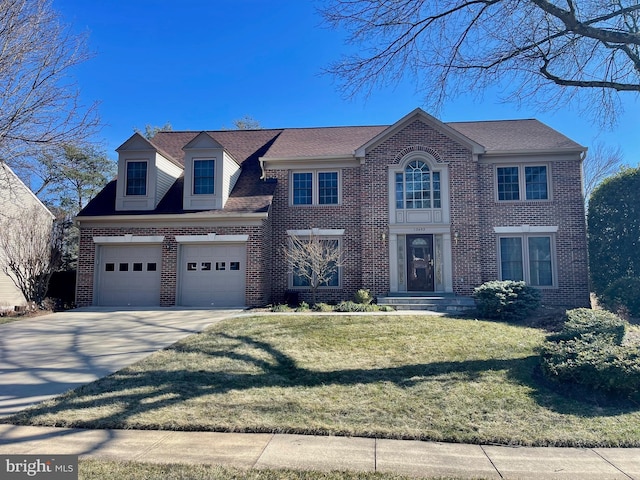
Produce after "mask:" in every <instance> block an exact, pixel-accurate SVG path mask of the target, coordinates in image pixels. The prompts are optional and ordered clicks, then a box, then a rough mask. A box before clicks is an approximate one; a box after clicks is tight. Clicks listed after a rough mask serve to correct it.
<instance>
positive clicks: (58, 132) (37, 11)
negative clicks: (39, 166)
mask: <svg viewBox="0 0 640 480" xmlns="http://www.w3.org/2000/svg"><path fill="white" fill-rule="evenodd" d="M84 45H85V37H84V36H76V35H74V34H72V33H71V32H70V30H69V28H68V27H67V26H65V25H63V24H62V23H61V21H60V19H59V17H58V15H57V14H56V12H55V11H54V10H53V9H52V6H51V0H0V162H2V161H7V162H10V163H11V164H12V165H14V166H16V165H17V164H19V163H20V162H21V161H23V162H29V161H30V159H31V158H32V157H33V156H34V155H36V154H37V153H39V152H41V151H42V150H43V149H45V148H49V147H52V146H57V147H61V146H62V145H64V144H74V143H75V144H77V143H81V142H82V141H84V140H85V139H87V138H88V137H89V136H90V135H92V134H93V133H95V131H96V128H97V127H98V117H97V113H96V105H95V104H94V105H91V106H89V107H83V106H82V105H81V103H80V95H79V90H78V88H77V87H76V85H75V84H74V83H73V82H72V81H71V80H70V78H71V74H72V70H73V69H74V68H75V67H76V66H78V65H79V64H80V63H82V62H84V61H85V60H87V59H88V58H89V54H88V53H87V51H86V49H85V47H84Z"/></svg>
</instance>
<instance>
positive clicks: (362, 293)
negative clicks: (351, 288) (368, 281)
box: [353, 288, 373, 305]
mask: <svg viewBox="0 0 640 480" xmlns="http://www.w3.org/2000/svg"><path fill="white" fill-rule="evenodd" d="M353 301H354V302H356V303H361V304H363V305H369V304H370V303H371V302H373V297H372V296H371V292H370V291H369V290H366V289H364V288H361V289H360V290H358V291H357V292H356V294H355V295H354V296H353Z"/></svg>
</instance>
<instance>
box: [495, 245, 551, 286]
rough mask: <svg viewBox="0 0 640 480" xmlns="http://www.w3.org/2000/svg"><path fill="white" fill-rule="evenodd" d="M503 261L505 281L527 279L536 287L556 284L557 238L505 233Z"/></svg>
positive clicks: (501, 273)
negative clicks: (554, 251)
mask: <svg viewBox="0 0 640 480" xmlns="http://www.w3.org/2000/svg"><path fill="white" fill-rule="evenodd" d="M499 261H500V278H501V279H502V280H515V281H521V280H524V281H525V282H526V283H527V284H529V285H532V286H535V287H552V286H554V283H555V272H554V262H553V237H552V236H550V235H538V234H536V235H527V234H523V235H514V236H501V237H500V238H499Z"/></svg>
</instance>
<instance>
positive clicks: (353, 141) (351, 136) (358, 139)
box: [264, 125, 387, 159]
mask: <svg viewBox="0 0 640 480" xmlns="http://www.w3.org/2000/svg"><path fill="white" fill-rule="evenodd" d="M386 128H387V126H385V125H381V126H373V127H319V128H289V129H285V130H283V131H282V133H281V134H280V135H279V136H278V138H277V139H276V141H275V142H274V144H273V146H272V147H271V148H270V149H269V151H268V152H267V153H266V154H265V155H264V157H265V158H267V159H269V158H272V159H273V158H291V157H303V158H304V157H311V158H313V157H326V156H339V155H353V152H354V151H355V150H356V149H357V148H358V147H361V146H362V145H364V144H365V143H367V142H368V141H369V140H371V139H372V138H373V137H375V136H376V135H378V134H379V133H381V132H382V131H384V130H385V129H386Z"/></svg>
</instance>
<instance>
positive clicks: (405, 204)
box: [395, 160, 442, 209]
mask: <svg viewBox="0 0 640 480" xmlns="http://www.w3.org/2000/svg"><path fill="white" fill-rule="evenodd" d="M395 187H396V208H397V209H404V208H408V209H425V208H442V194H441V182H440V172H432V171H431V170H430V169H429V165H427V163H426V162H423V161H422V160H413V161H411V162H409V163H408V164H407V166H406V167H405V168H404V170H403V171H402V172H396V174H395Z"/></svg>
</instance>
